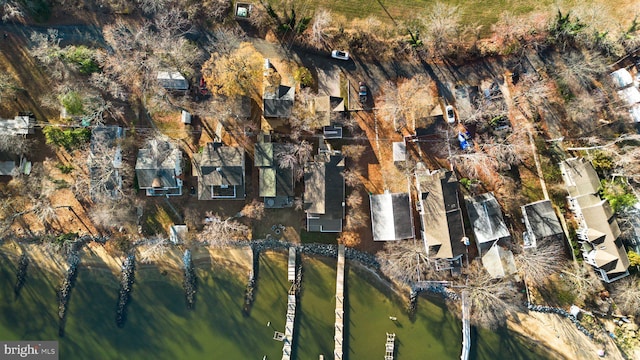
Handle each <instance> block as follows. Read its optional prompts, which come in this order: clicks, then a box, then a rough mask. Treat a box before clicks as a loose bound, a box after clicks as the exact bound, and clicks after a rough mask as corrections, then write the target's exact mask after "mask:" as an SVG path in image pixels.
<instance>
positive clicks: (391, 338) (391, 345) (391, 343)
mask: <svg viewBox="0 0 640 360" xmlns="http://www.w3.org/2000/svg"><path fill="white" fill-rule="evenodd" d="M384 347H385V350H386V352H385V354H384V360H393V353H394V352H395V347H396V334H395V333H394V334H389V333H387V343H386V344H385V345H384Z"/></svg>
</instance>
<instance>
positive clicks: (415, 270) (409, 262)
mask: <svg viewBox="0 0 640 360" xmlns="http://www.w3.org/2000/svg"><path fill="white" fill-rule="evenodd" d="M376 255H377V257H378V259H380V260H381V267H380V269H381V270H382V272H383V273H384V274H385V275H387V276H389V277H390V278H392V279H395V280H397V281H400V282H403V283H405V284H412V283H415V282H417V281H423V280H433V279H434V277H435V272H434V271H433V268H432V267H431V264H430V263H429V259H428V258H427V253H426V250H425V248H424V243H422V241H419V240H416V239H411V240H400V241H389V242H386V243H385V244H384V250H382V251H379V252H378V253H377V254H376Z"/></svg>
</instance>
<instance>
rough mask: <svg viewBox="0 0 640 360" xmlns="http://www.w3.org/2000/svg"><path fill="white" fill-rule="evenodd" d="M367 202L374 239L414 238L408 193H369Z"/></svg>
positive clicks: (395, 239)
mask: <svg viewBox="0 0 640 360" xmlns="http://www.w3.org/2000/svg"><path fill="white" fill-rule="evenodd" d="M369 204H370V207H371V227H372V230H373V240H374V241H397V240H405V239H413V238H415V230H414V227H413V214H412V211H411V196H410V195H409V193H391V192H389V191H388V190H387V191H385V192H384V193H383V194H371V195H369Z"/></svg>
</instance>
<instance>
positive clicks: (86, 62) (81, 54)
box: [62, 45, 100, 75]
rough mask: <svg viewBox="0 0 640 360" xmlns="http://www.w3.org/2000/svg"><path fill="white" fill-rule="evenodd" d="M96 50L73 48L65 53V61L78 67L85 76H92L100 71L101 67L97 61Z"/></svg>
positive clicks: (83, 47) (80, 47) (82, 47)
mask: <svg viewBox="0 0 640 360" xmlns="http://www.w3.org/2000/svg"><path fill="white" fill-rule="evenodd" d="M94 53H95V51H94V50H91V49H89V48H88V47H86V46H82V45H81V46H71V47H69V48H67V50H66V51H65V52H64V53H63V57H62V58H63V59H64V60H65V61H66V62H68V63H71V64H74V65H76V66H77V67H78V71H80V73H81V74H84V75H90V74H92V73H94V72H98V71H100V66H99V65H98V63H97V62H96V61H95V58H94Z"/></svg>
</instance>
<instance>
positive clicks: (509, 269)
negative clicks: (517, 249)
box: [482, 243, 517, 279]
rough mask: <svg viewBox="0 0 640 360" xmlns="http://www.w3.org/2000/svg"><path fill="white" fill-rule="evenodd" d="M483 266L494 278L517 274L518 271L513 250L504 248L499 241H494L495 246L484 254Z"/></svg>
mask: <svg viewBox="0 0 640 360" xmlns="http://www.w3.org/2000/svg"><path fill="white" fill-rule="evenodd" d="M482 266H484V268H485V269H486V270H487V272H488V273H489V275H491V277H492V278H494V279H497V278H503V277H505V276H509V275H511V274H515V273H516V271H517V269H516V262H515V258H514V256H513V253H512V252H511V250H506V249H503V248H502V247H501V246H499V245H498V243H493V246H491V248H490V249H489V250H488V251H487V252H486V253H485V254H484V255H482Z"/></svg>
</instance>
